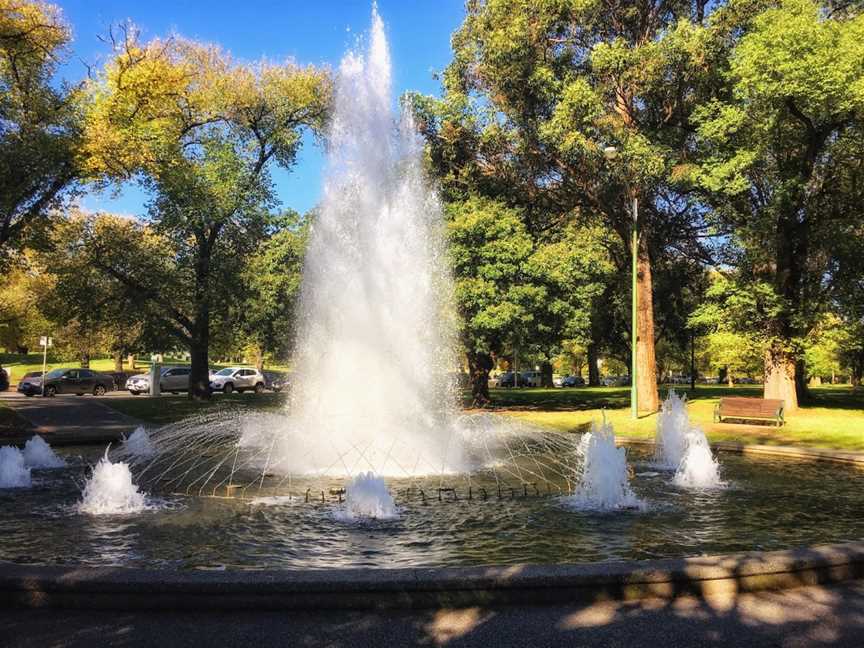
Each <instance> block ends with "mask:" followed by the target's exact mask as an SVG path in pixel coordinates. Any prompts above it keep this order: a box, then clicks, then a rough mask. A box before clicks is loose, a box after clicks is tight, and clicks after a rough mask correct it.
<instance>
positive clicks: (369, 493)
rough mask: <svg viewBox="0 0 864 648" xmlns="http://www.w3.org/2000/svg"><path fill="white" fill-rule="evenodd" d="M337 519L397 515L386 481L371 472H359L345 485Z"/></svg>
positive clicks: (375, 517)
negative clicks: (343, 497)
mask: <svg viewBox="0 0 864 648" xmlns="http://www.w3.org/2000/svg"><path fill="white" fill-rule="evenodd" d="M337 517H338V518H339V519H344V520H359V519H377V520H391V519H394V518H397V517H399V511H398V510H397V509H396V503H395V502H394V501H393V496H392V495H391V494H390V491H389V490H388V488H387V483H386V482H385V481H384V480H383V479H381V478H380V477H376V476H375V475H374V474H373V473H372V472H367V473H360V474H359V475H357V476H356V477H355V478H354V479H352V480H351V481H350V482H348V485H347V486H346V487H345V509H344V510H343V511H341V512H340V513H338V514H337Z"/></svg>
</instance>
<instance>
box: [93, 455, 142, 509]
mask: <svg viewBox="0 0 864 648" xmlns="http://www.w3.org/2000/svg"><path fill="white" fill-rule="evenodd" d="M149 508H152V507H151V505H150V503H149V502H148V501H147V497H146V496H145V495H144V493H141V492H140V491H139V490H138V487H137V486H136V485H135V484H134V483H132V472H131V471H130V470H129V465H128V464H125V463H112V462H111V460H110V459H108V450H106V451H105V456H104V457H102V459H100V460H99V463H98V464H96V467H95V468H94V469H93V474H92V475H91V476H90V479H88V480H87V483H86V484H85V485H84V491H83V496H82V498H81V502H80V503H79V504H78V511H80V512H81V513H89V514H90V515H118V514H128V513H140V512H141V511H146V510H147V509H149Z"/></svg>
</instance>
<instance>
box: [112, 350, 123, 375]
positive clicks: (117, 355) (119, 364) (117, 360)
mask: <svg viewBox="0 0 864 648" xmlns="http://www.w3.org/2000/svg"><path fill="white" fill-rule="evenodd" d="M114 371H117V372H121V371H123V352H122V351H115V352H114Z"/></svg>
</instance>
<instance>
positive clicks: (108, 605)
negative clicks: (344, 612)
mask: <svg viewBox="0 0 864 648" xmlns="http://www.w3.org/2000/svg"><path fill="white" fill-rule="evenodd" d="M862 578H864V542H850V543H844V544H833V545H821V546H813V547H804V548H798V549H790V550H783V551H770V552H758V551H757V552H746V553H735V554H725V555H719V556H705V557H693V558H682V559H661V560H645V561H623V562H603V563H588V564H584V565H564V564H562V565H510V566H489V567H464V568H463V567H443V568H428V569H346V570H338V569H332V570H309V571H288V570H286V571H237V572H195V571H185V572H171V571H158V570H140V569H129V568H123V567H113V568H112V567H59V566H45V567H42V566H28V565H18V564H12V563H0V606H3V607H7V608H9V607H27V608H51V607H54V608H79V609H121V610H123V609H125V610H137V609H152V610H158V609H170V610H177V609H185V610H195V609H198V610H205V609H206V610H212V609H226V610H227V609H231V610H235V609H256V610H261V609H322V608H323V609H386V608H390V609H393V608H446V607H470V606H489V605H507V604H520V605H524V604H550V603H593V602H597V601H603V600H635V599H645V598H661V599H673V598H677V597H681V596H701V597H704V596H710V595H715V594H726V595H729V594H733V595H734V594H737V593H741V592H755V591H763V590H780V589H790V588H794V587H801V586H805V585H818V584H827V583H838V582H842V581H847V580H856V579H862Z"/></svg>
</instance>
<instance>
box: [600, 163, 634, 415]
mask: <svg viewBox="0 0 864 648" xmlns="http://www.w3.org/2000/svg"><path fill="white" fill-rule="evenodd" d="M603 155H604V156H605V157H606V159H607V160H608V161H610V162H611V161H612V160H614V159H615V158H616V157H617V156H618V149H617V148H615V147H614V146H607V147H606V148H604V149H603ZM627 193H630V194H631V195H632V196H633V205H632V216H633V228H632V231H631V235H630V246H631V247H630V256H631V258H632V261H633V268H632V275H633V276H632V279H631V281H632V283H631V294H632V313H631V327H632V328H631V333H630V343H631V345H632V349H631V351H630V363H631V364H630V416H631V417H632V418H633V419H638V418H639V390H638V388H637V386H636V383H637V382H638V380H637V377H638V367H637V362H636V349H637V348H638V340H639V327H638V323H637V320H638V318H639V292H638V286H637V283H638V277H639V264H638V259H639V198H637V197H636V192H631V191H629V187H628V192H627Z"/></svg>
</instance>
